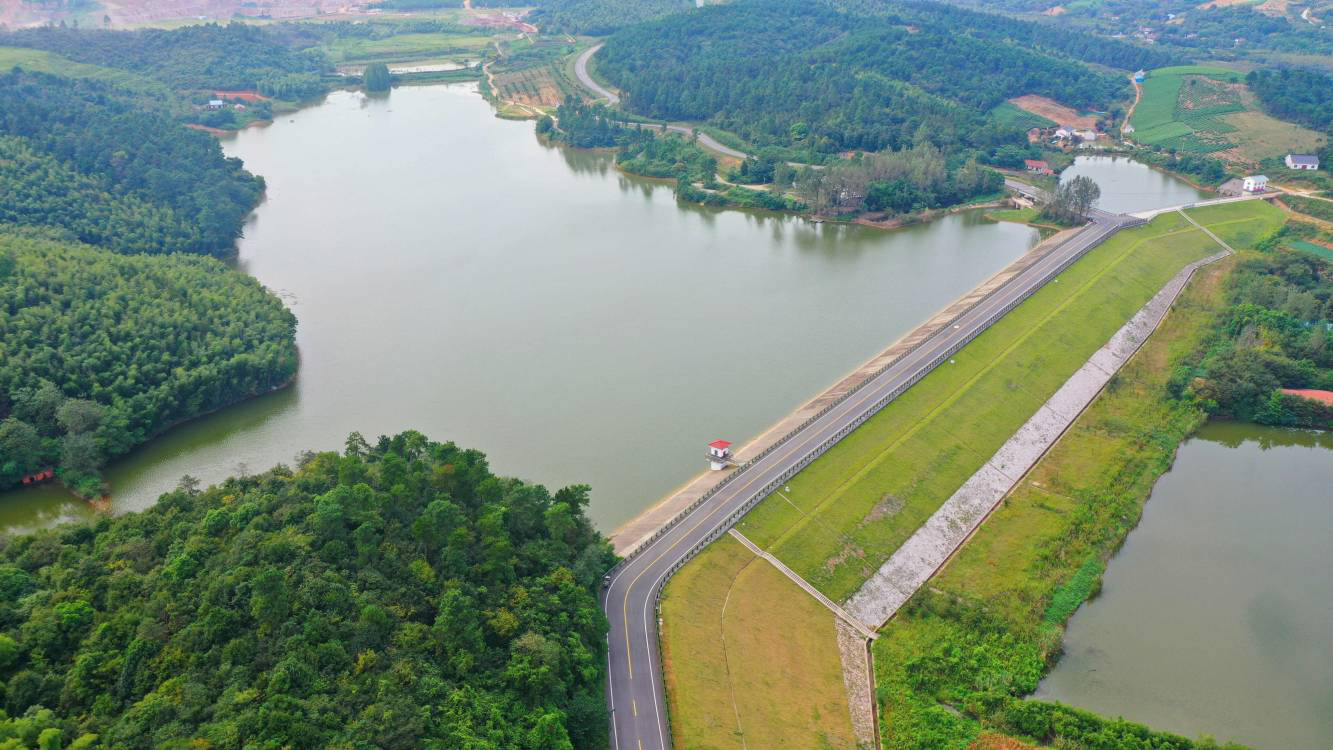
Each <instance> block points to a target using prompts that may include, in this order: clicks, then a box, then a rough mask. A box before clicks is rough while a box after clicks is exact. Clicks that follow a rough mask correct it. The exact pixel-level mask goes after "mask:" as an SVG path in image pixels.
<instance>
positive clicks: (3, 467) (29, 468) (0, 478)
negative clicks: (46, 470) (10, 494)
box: [0, 417, 42, 487]
mask: <svg viewBox="0 0 1333 750" xmlns="http://www.w3.org/2000/svg"><path fill="white" fill-rule="evenodd" d="M41 458H42V437H41V435H39V434H37V430H36V429H35V428H34V427H33V426H32V425H30V424H28V423H27V422H23V421H21V420H18V419H15V418H13V417H10V418H9V419H6V420H5V421H3V422H0V487H3V486H7V485H11V484H14V483H15V482H18V481H19V480H20V479H22V478H23V477H24V475H26V474H30V473H32V472H34V471H36V470H38V469H39V468H41Z"/></svg>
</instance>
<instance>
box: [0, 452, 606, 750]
mask: <svg viewBox="0 0 1333 750" xmlns="http://www.w3.org/2000/svg"><path fill="white" fill-rule="evenodd" d="M587 502H588V487H587V486H583V485H575V486H572V487H567V488H565V489H561V490H559V491H557V492H554V493H552V492H549V491H547V490H546V489H545V488H543V487H541V486H538V485H531V484H526V483H524V482H521V481H519V480H516V479H505V478H501V477H497V476H494V475H493V474H491V472H490V469H489V468H488V466H487V463H486V458H485V456H484V455H482V454H481V453H480V452H478V451H474V450H465V449H462V448H459V447H457V446H455V445H453V444H452V443H444V444H441V443H435V442H431V441H430V440H427V439H426V438H425V437H423V436H422V435H420V434H419V433H414V432H406V433H402V434H400V435H397V436H394V437H391V438H389V437H385V438H380V439H379V440H378V441H377V442H376V443H375V444H374V445H369V444H367V443H366V441H364V440H362V439H361V437H360V436H359V435H356V434H353V435H352V436H351V437H350V438H348V440H347V447H346V450H345V451H344V452H342V453H337V452H327V453H318V454H307V455H305V456H303V457H302V458H301V460H300V461H299V463H298V465H297V466H296V467H295V468H287V467H282V466H279V467H277V468H274V469H272V470H270V471H267V472H264V473H263V474H259V475H257V476H242V477H235V478H232V479H228V480H227V481H225V482H223V483H221V484H219V485H217V486H214V487H210V488H208V489H205V490H200V489H198V488H197V487H195V486H193V483H191V482H189V481H183V482H182V483H181V486H180V488H179V489H177V490H176V491H174V492H170V493H167V494H165V495H163V496H162V497H161V499H160V500H159V501H158V503H157V505H155V506H153V507H152V508H150V509H148V510H146V511H143V512H140V513H129V514H126V515H123V516H119V517H116V518H102V519H100V520H99V521H97V522H96V523H94V524H74V525H66V526H61V527H58V528H55V529H50V530H45V531H40V532H37V533H36V534H33V535H30V536H18V537H13V538H6V539H4V540H3V541H0V681H3V683H4V693H3V701H4V704H3V708H4V713H3V714H0V746H2V747H6V748H38V747H39V745H40V747H41V748H43V749H45V748H59V747H62V746H64V747H70V748H73V747H78V748H85V749H86V748H96V747H105V748H126V749H130V748H136V749H137V748H142V749H143V750H149V749H150V748H152V749H157V748H217V749H219V750H221V749H222V748H230V749H231V750H241V748H247V749H248V748H256V749H258V748H268V749H272V750H278V749H279V748H330V749H338V750H349V749H351V748H401V749H403V750H408V749H409V748H411V749H413V750H416V749H418V748H425V749H427V750H446V748H447V749H449V750H453V749H454V748H470V749H472V750H500V749H501V748H529V749H531V750H574V749H576V748H577V749H578V750H594V749H595V748H605V747H606V746H607V743H608V737H607V733H608V725H607V721H606V702H605V699H604V695H603V694H604V689H605V687H604V686H605V682H606V633H607V623H606V618H605V616H603V614H602V612H601V608H600V607H599V606H598V604H597V599H596V596H595V594H594V591H595V590H596V587H597V585H598V582H599V581H600V580H601V576H602V573H603V572H604V571H605V570H606V569H607V568H608V567H610V565H611V563H612V562H614V556H613V555H612V553H611V548H610V545H609V544H608V543H607V541H606V540H605V539H604V538H603V537H602V536H601V535H600V534H598V533H597V531H596V530H595V529H593V527H592V524H591V523H590V522H589V521H588V518H587V515H586V513H585V511H586V509H587ZM62 743H63V744H62Z"/></svg>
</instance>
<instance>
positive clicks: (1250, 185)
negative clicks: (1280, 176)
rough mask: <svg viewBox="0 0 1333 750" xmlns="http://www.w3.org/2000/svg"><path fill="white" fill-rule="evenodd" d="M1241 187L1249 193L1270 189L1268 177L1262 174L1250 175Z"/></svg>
mask: <svg viewBox="0 0 1333 750" xmlns="http://www.w3.org/2000/svg"><path fill="white" fill-rule="evenodd" d="M1240 189H1241V190H1244V191H1245V192H1247V193H1262V192H1264V191H1265V190H1267V189H1268V178H1267V177H1265V176H1263V175H1261V174H1255V175H1250V176H1249V177H1246V178H1245V180H1244V181H1243V182H1241V186H1240Z"/></svg>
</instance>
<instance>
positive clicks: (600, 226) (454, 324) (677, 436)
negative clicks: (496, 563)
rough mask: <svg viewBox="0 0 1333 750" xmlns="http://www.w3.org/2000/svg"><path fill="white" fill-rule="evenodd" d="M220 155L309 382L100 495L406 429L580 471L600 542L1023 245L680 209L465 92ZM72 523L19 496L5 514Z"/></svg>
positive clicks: (336, 120)
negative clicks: (240, 194)
mask: <svg viewBox="0 0 1333 750" xmlns="http://www.w3.org/2000/svg"><path fill="white" fill-rule="evenodd" d="M224 148H225V150H226V151H227V153H228V154H229V155H233V156H237V157H240V158H241V159H243V160H244V161H245V163H246V166H247V167H248V168H249V169H250V170H251V171H253V172H255V173H256V174H259V175H262V176H263V177H264V178H265V179H266V180H267V183H268V194H267V197H266V199H265V201H264V203H263V204H262V205H260V206H259V208H258V209H257V210H256V211H255V213H254V215H253V216H252V218H251V220H250V222H249V223H248V224H247V226H246V228H245V238H244V239H243V240H242V241H241V243H240V247H239V258H238V261H237V262H238V265H239V267H240V269H241V270H242V271H244V272H246V273H249V274H252V275H254V276H255V277H256V278H258V279H259V280H260V281H261V282H262V283H263V284H265V285H266V286H267V287H268V288H269V289H271V290H273V291H274V292H275V293H277V294H278V295H280V296H281V297H282V298H283V299H284V300H285V301H286V302H287V304H288V305H290V306H291V308H292V310H293V311H294V312H295V314H296V316H297V319H298V321H299V324H298V331H297V341H298V344H299V346H300V350H301V357H302V363H301V371H300V374H299V376H298V378H297V380H296V383H295V384H294V385H293V386H292V387H290V388H288V389H286V390H283V391H281V392H278V393H274V394H271V395H268V396H265V397H262V398H259V399H255V400H253V401H250V402H248V403H245V404H241V405H238V406H234V407H231V408H229V409H226V410H223V411H221V412H219V413H217V414H214V415H212V416H209V417H206V418H203V419H200V420H197V421H195V422H192V423H189V424H187V425H184V426H182V427H179V428H177V429H175V430H172V431H171V432H169V433H167V434H166V435H164V436H162V437H160V438H159V439H157V440H155V441H153V442H151V443H149V444H147V445H145V446H143V447H142V448H140V449H139V450H138V451H136V452H135V453H133V454H132V455H130V456H129V457H127V458H125V459H123V460H121V461H120V462H118V463H117V464H115V465H114V466H112V467H111V469H110V471H109V472H108V479H109V481H110V483H111V487H112V501H113V506H114V508H115V510H116V511H126V510H135V509H141V508H144V507H147V506H148V505H150V504H151V503H152V502H154V501H155V499H156V498H157V497H158V495H159V494H161V493H162V492H165V491H168V490H170V489H171V488H173V487H174V486H175V485H176V484H177V482H178V481H179V479H180V477H182V476H183V475H186V474H189V475H191V476H194V477H196V478H198V479H200V480H202V481H203V482H204V483H205V484H208V483H212V482H216V481H219V480H221V479H223V478H225V477H227V476H229V475H233V474H237V473H244V472H260V471H263V470H265V469H267V468H269V467H270V466H272V465H274V464H275V463H288V464H291V463H292V462H293V461H294V460H295V458H296V456H297V454H298V453H300V452H301V451H306V450H332V449H339V448H341V446H342V445H343V442H344V440H345V439H346V437H347V435H348V434H349V433H350V432H352V431H354V430H355V431H360V432H361V433H363V434H364V435H365V436H366V437H367V438H368V439H370V440H374V438H375V437H377V436H379V435H382V434H391V433H396V432H399V431H402V430H406V429H415V430H419V431H421V432H423V433H425V434H426V435H428V436H430V437H431V438H433V439H436V440H452V441H455V442H457V443H459V444H460V445H463V446H467V447H471V448H477V449H479V450H482V451H484V452H485V453H486V454H487V455H488V457H489V459H490V461H491V466H492V468H493V469H494V470H496V471H497V472H499V473H501V474H506V475H513V476H518V477H521V478H523V479H526V480H530V481H534V482H540V483H542V484H545V485H547V486H548V487H551V488H552V489H554V488H557V487H560V486H563V485H566V484H571V483H587V484H590V485H591V486H592V488H593V490H592V503H591V509H590V513H591V516H592V518H593V519H594V521H595V522H596V523H597V525H598V526H599V528H601V529H603V530H604V531H608V532H609V531H611V530H612V529H613V528H615V527H616V526H617V525H619V524H620V523H623V522H624V521H625V520H627V519H629V518H631V517H632V516H634V515H635V514H636V513H638V512H639V511H641V510H642V509H644V508H646V507H647V506H649V505H651V504H652V503H653V502H655V501H656V500H658V499H659V498H660V497H662V496H663V495H665V494H667V493H668V492H670V491H671V490H672V489H673V488H675V487H677V486H679V485H680V484H683V483H684V482H686V481H688V480H689V479H690V478H691V477H692V476H693V475H694V474H696V473H697V472H699V471H701V470H703V469H704V468H705V466H706V464H705V462H704V460H703V451H704V446H705V445H706V444H707V443H708V442H709V441H711V440H714V439H716V438H726V439H729V440H733V441H735V442H738V443H741V442H743V441H745V440H748V439H749V438H751V437H753V436H755V435H756V434H758V433H760V432H762V431H763V430H764V429H766V428H767V427H769V426H770V425H772V424H773V423H774V422H776V421H778V420H779V419H781V418H782V417H784V416H785V415H786V414H787V413H788V412H790V411H791V410H792V409H794V408H795V407H797V406H799V405H801V404H802V403H804V402H805V401H806V400H808V399H809V398H811V397H813V396H814V395H816V394H818V393H819V392H820V391H822V390H823V389H824V388H826V387H827V386H828V385H830V384H831V383H833V382H834V381H836V380H837V379H839V378H840V377H841V376H842V375H844V374H846V373H847V372H848V371H850V370H852V369H853V368H855V367H856V366H858V365H859V364H861V363H862V362H864V361H865V360H867V359H869V358H870V357H871V356H873V355H875V354H877V353H878V352H880V351H881V350H882V349H884V348H885V347H886V346H887V345H888V344H890V343H891V342H893V341H894V340H895V339H897V338H898V337H900V336H901V335H902V334H904V333H906V332H907V331H909V330H910V329H912V328H913V327H914V326H916V325H917V324H918V323H920V322H922V321H923V320H925V319H926V318H928V317H930V316H931V315H932V314H933V313H935V312H936V311H938V310H940V309H941V308H943V307H945V306H946V305H948V304H949V303H950V302H952V301H953V300H955V299H956V298H958V297H959V296H961V295H963V294H965V293H966V292H968V291H969V290H971V289H972V288H974V287H975V286H977V285H978V284H979V283H980V282H982V281H984V280H985V279H986V278H988V277H989V276H991V275H992V274H994V273H995V272H996V271H998V270H1000V269H1002V268H1003V267H1004V266H1006V265H1007V264H1008V263H1009V262H1010V261H1012V260H1014V259H1015V258H1017V257H1018V256H1020V255H1022V254H1023V253H1024V252H1025V251H1026V250H1028V249H1029V248H1031V247H1032V246H1033V245H1034V244H1035V243H1036V242H1037V241H1038V239H1039V237H1038V234H1037V232H1036V230H1034V229H1032V228H1030V227H1026V226H1022V225H1017V224H1009V223H995V222H990V221H988V220H986V219H984V218H983V217H982V216H981V214H980V213H979V212H966V213H961V214H955V215H951V216H948V217H945V218H943V219H940V220H937V221H934V222H931V223H929V224H924V225H917V226H912V227H907V228H905V229H900V230H895V231H888V232H886V231H882V230H878V229H871V228H867V227H861V226H854V225H852V226H849V225H840V224H814V223H810V222H808V221H805V220H803V219H799V218H793V217H784V216H778V215H771V214H757V213H747V212H740V211H715V210H709V209H703V208H699V207H695V206H691V205H684V204H679V203H677V202H676V200H675V197H674V195H673V194H672V188H671V186H670V185H668V184H663V183H661V182H651V181H645V180H638V179H632V178H628V177H626V176H624V175H622V174H620V173H619V172H617V171H616V169H615V167H614V164H613V159H612V155H611V154H609V153H598V152H586V151H572V150H567V149H564V148H559V147H555V146H549V145H544V144H542V143H540V142H539V141H538V140H537V138H536V137H535V135H534V128H533V123H532V122H531V121H527V122H513V121H505V120H498V119H496V118H495V117H494V114H493V111H492V109H491V107H490V105H489V104H487V103H486V102H485V101H484V100H483V99H482V98H481V97H480V95H478V93H477V91H476V87H475V86H474V85H471V84H458V85H443V86H428V87H407V88H399V89H396V90H394V91H393V92H392V93H391V94H388V95H387V96H381V97H374V98H368V97H366V96H365V95H363V94H360V93H357V92H337V93H334V94H332V95H330V96H329V97H328V98H327V99H326V100H325V101H324V102H323V103H321V104H319V105H317V106H313V107H310V108H307V109H304V110H302V111H299V112H297V113H295V114H292V115H285V116H282V117H280V118H279V119H278V121H276V122H274V123H273V124H272V125H270V126H267V127H261V128H249V129H246V130H244V131H242V132H240V133H239V134H237V135H236V136H235V137H233V138H230V139H228V140H227V141H225V142H224ZM1085 161H1086V162H1087V167H1086V168H1088V169H1092V168H1094V167H1095V168H1096V174H1095V175H1094V176H1095V177H1096V178H1097V179H1099V180H1103V179H1115V180H1117V181H1118V182H1117V184H1122V183H1123V184H1124V185H1125V187H1123V188H1122V190H1123V191H1125V192H1133V193H1134V195H1135V196H1136V198H1135V200H1136V201H1139V202H1140V203H1143V204H1145V205H1171V204H1173V203H1179V202H1183V201H1182V200H1180V199H1179V198H1178V192H1179V190H1180V189H1181V186H1182V185H1183V183H1180V182H1179V181H1176V180H1174V179H1172V178H1169V177H1166V176H1164V175H1160V174H1158V173H1156V172H1153V171H1151V170H1149V169H1148V168H1146V167H1144V166H1142V165H1140V164H1137V163H1134V162H1130V161H1127V160H1124V159H1121V160H1110V159H1101V160H1098V159H1092V160H1085V159H1082V158H1081V159H1080V162H1079V164H1080V166H1079V167H1078V168H1084V167H1083V165H1084V162H1085ZM1109 192H1110V191H1109V190H1108V193H1109ZM1108 197H1109V195H1108ZM86 513H88V511H87V509H86V506H85V505H84V504H83V503H82V502H79V501H77V500H74V499H72V498H70V497H69V496H68V495H66V494H65V493H63V492H62V491H61V490H59V489H58V488H56V487H43V488H38V489H33V490H25V491H20V492H12V493H9V494H8V495H6V496H5V497H4V498H3V502H0V528H4V529H8V530H11V531H19V530H24V529H31V528H34V527H38V526H44V525H49V524H51V523H54V522H57V521H59V520H62V519H67V518H72V517H77V516H80V515H83V514H86Z"/></svg>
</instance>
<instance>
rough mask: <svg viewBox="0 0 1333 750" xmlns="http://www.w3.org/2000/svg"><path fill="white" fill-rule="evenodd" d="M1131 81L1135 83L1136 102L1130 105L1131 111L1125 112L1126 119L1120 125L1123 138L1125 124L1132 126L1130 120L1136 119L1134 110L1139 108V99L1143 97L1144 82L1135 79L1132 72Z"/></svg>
mask: <svg viewBox="0 0 1333 750" xmlns="http://www.w3.org/2000/svg"><path fill="white" fill-rule="evenodd" d="M1129 82H1130V83H1132V84H1134V103H1133V104H1131V105H1129V111H1128V112H1126V113H1125V121H1124V122H1123V123H1121V125H1120V136H1121V137H1122V138H1123V137H1124V135H1125V126H1126V125H1131V126H1132V123H1131V122H1130V121H1131V120H1133V119H1134V110H1136V109H1138V108H1139V100H1140V99H1142V98H1143V84H1141V83H1139V82H1138V81H1136V80H1134V74H1133V73H1131V74H1130V76H1129Z"/></svg>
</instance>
